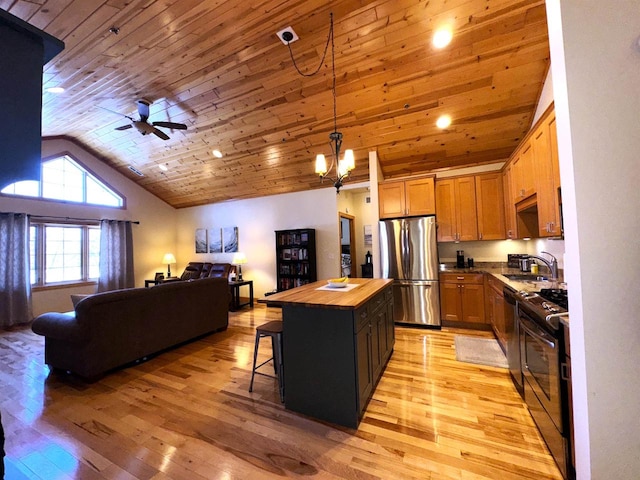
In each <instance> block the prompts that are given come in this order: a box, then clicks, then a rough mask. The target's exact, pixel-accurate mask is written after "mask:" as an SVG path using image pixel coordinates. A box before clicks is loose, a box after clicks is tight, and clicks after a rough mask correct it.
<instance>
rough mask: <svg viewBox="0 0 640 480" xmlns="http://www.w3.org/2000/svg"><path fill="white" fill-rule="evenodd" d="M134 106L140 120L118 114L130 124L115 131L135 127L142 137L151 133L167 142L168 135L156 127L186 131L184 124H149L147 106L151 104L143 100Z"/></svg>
mask: <svg viewBox="0 0 640 480" xmlns="http://www.w3.org/2000/svg"><path fill="white" fill-rule="evenodd" d="M136 104H137V105H138V114H139V115H140V120H136V119H134V118H131V117H130V116H129V115H124V114H123V113H119V114H118V115H122V116H123V117H127V118H128V119H129V120H130V121H131V124H129V125H122V126H121V127H117V128H116V130H128V129H130V128H132V127H135V128H136V130H138V131H139V132H140V133H141V134H142V135H149V134H150V133H153V134H154V135H156V136H158V137H160V138H161V139H163V140H169V135H167V134H166V133H164V132H163V131H162V130H158V129H157V128H156V127H165V128H173V129H175V130H186V129H187V126H186V125H185V124H184V123H175V122H149V121H148V120H149V105H151V102H150V101H148V100H145V99H140V100H137V101H136ZM105 110H106V109H105ZM110 111H111V110H110ZM114 113H116V112H114Z"/></svg>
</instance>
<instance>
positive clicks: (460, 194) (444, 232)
mask: <svg viewBox="0 0 640 480" xmlns="http://www.w3.org/2000/svg"><path fill="white" fill-rule="evenodd" d="M435 190H436V219H437V222H438V241H439V242H453V241H468V240H477V239H478V217H477V212H476V184H475V177H473V176H469V177H457V178H445V179H437V180H436V182H435Z"/></svg>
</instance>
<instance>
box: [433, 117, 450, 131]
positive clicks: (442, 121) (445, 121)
mask: <svg viewBox="0 0 640 480" xmlns="http://www.w3.org/2000/svg"><path fill="white" fill-rule="evenodd" d="M449 125H451V117H450V116H449V115H442V116H441V117H440V118H438V120H436V126H437V127H438V128H447V127H448V126H449Z"/></svg>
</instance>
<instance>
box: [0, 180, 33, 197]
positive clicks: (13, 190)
mask: <svg viewBox="0 0 640 480" xmlns="http://www.w3.org/2000/svg"><path fill="white" fill-rule="evenodd" d="M39 187H40V183H39V182H37V181H35V180H24V181H22V182H16V183H12V184H11V185H7V186H6V187H4V188H3V189H2V193H8V194H10V195H22V196H24V197H37V196H39V195H40V191H39Z"/></svg>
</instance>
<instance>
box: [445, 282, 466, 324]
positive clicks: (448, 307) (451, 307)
mask: <svg viewBox="0 0 640 480" xmlns="http://www.w3.org/2000/svg"><path fill="white" fill-rule="evenodd" d="M461 288H462V285H460V284H458V283H440V318H441V319H442V320H451V321H454V322H459V321H461V320H462V301H461V298H460V295H461V294H460V290H461Z"/></svg>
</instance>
